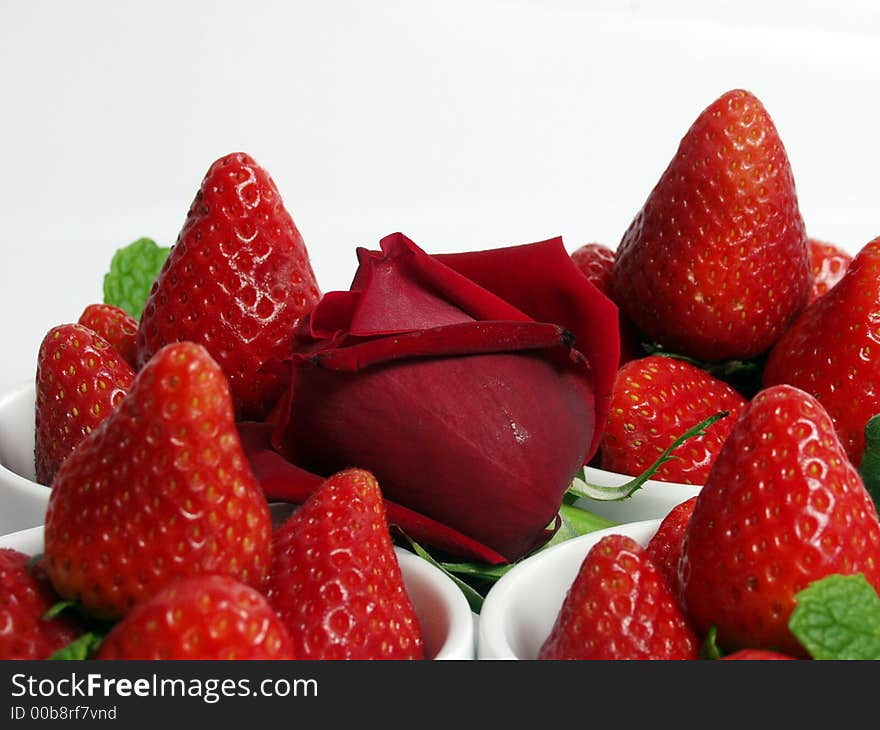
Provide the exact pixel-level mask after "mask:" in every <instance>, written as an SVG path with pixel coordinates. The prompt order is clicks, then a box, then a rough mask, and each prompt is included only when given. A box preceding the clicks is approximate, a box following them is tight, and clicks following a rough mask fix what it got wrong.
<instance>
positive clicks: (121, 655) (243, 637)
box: [96, 575, 295, 660]
mask: <svg viewBox="0 0 880 730" xmlns="http://www.w3.org/2000/svg"><path fill="white" fill-rule="evenodd" d="M96 658H97V659H140V660H155V659H184V660H185V659H208V660H210V659H294V658H295V657H294V655H293V652H292V649H291V645H290V637H289V636H288V635H287V630H286V629H285V628H284V625H283V624H282V623H281V621H280V619H279V618H278V616H276V615H275V612H274V611H273V610H272V607H271V606H270V605H269V603H268V601H267V600H266V598H265V596H263V594H261V593H260V592H259V591H256V590H254V589H253V588H251V587H250V586H246V585H244V584H243V583H240V582H238V581H237V580H235V579H233V578H230V577H228V576H221V575H206V576H196V577H191V578H182V579H180V580H177V581H174V582H173V583H171V584H169V585H168V586H166V587H165V588H163V589H162V590H161V591H160V592H159V593H158V594H156V595H155V596H153V597H152V598H150V599H148V600H146V601H144V602H142V603H139V604H138V605H137V606H135V607H134V609H132V611H131V612H130V613H129V614H128V615H127V616H126V617H125V618H124V619H123V620H122V621H120V622H119V623H117V624H116V625H115V626H114V627H113V629H112V630H111V631H110V633H109V634H108V635H107V637H106V638H105V639H104V641H103V642H102V644H101V648H100V649H99V651H98V654H97V656H96Z"/></svg>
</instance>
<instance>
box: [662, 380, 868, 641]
mask: <svg viewBox="0 0 880 730" xmlns="http://www.w3.org/2000/svg"><path fill="white" fill-rule="evenodd" d="M860 572H861V573H864V575H865V578H866V579H867V580H868V581H869V582H870V583H871V584H872V585H873V586H874V587H875V588H876V587H878V586H880V521H878V518H877V512H876V510H875V509H874V505H873V503H872V502H871V497H870V496H869V495H868V492H867V490H866V489H865V487H864V485H863V483H862V480H861V479H860V477H859V475H858V473H857V472H856V470H855V468H854V467H853V466H852V464H851V463H850V462H849V461H848V460H847V458H846V453H845V452H844V450H843V447H842V445H841V443H840V441H839V440H838V438H837V434H836V433H835V431H834V427H833V424H832V422H831V419H830V418H829V416H828V414H827V413H826V412H825V410H824V409H823V408H822V405H821V404H820V403H819V402H818V401H817V400H816V399H815V398H813V397H812V396H810V395H809V394H808V393H805V392H803V391H801V390H798V389H797V388H793V387H791V386H788V385H778V386H774V387H771V388H767V389H765V390H763V391H761V392H760V393H758V394H757V395H756V396H755V398H754V399H753V400H752V402H751V403H750V404H749V405H748V407H747V408H746V410H745V411H744V412H743V414H742V416H741V417H740V420H739V421H737V423H736V425H735V426H734V428H733V430H732V431H731V433H730V436H729V437H728V439H727V442H726V443H725V444H724V446H723V448H722V449H721V453H720V454H719V455H718V458H717V460H716V461H715V464H714V466H713V467H712V471H711V472H710V474H709V478H708V479H707V480H706V484H705V486H704V487H703V488H702V489H701V490H700V493H699V495H698V496H697V503H696V505H695V506H694V511H693V514H692V515H691V519H690V522H689V523H688V528H687V531H686V532H685V537H684V543H683V546H682V555H681V561H680V562H679V584H680V586H681V590H682V596H683V601H684V605H685V607H686V611H687V614H688V616H689V617H690V619H691V621H692V623H693V625H694V628H695V629H696V631H697V632H698V633H705V632H707V631H708V630H709V628H710V626H713V625H714V626H716V627H717V630H718V636H717V638H718V644H719V646H722V647H724V648H725V649H727V650H728V651H735V650H737V649H742V648H753V649H773V650H776V651H781V652H783V653H786V654H791V655H793V656H801V655H803V653H804V652H803V649H802V648H801V646H800V644H799V643H798V642H797V640H796V639H795V637H794V636H793V635H792V634H791V632H790V631H789V628H788V619H789V616H790V615H791V612H792V609H793V608H794V604H795V595H796V594H797V593H798V592H799V591H800V590H802V589H804V588H806V587H807V586H808V585H809V584H810V583H812V582H813V581H815V580H819V579H820V578H823V577H825V576H827V575H830V574H832V573H839V574H842V575H852V574H855V573H860Z"/></svg>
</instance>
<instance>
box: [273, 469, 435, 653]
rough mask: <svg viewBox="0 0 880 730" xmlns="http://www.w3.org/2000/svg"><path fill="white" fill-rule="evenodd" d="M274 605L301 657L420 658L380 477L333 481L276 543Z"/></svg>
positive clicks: (340, 476) (358, 474)
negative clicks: (380, 486)
mask: <svg viewBox="0 0 880 730" xmlns="http://www.w3.org/2000/svg"><path fill="white" fill-rule="evenodd" d="M268 596H269V601H270V602H271V603H272V605H273V606H274V607H275V610H276V611H277V612H278V615H279V616H280V617H281V619H282V621H283V622H284V623H285V625H286V626H287V629H288V632H289V633H290V636H291V638H292V639H293V645H294V652H295V653H296V655H297V657H299V658H300V659H423V658H424V644H423V640H422V636H421V627H420V625H419V620H418V617H417V616H416V614H415V610H414V609H413V606H412V603H411V602H410V599H409V596H408V594H407V592H406V588H405V586H404V584H403V577H402V575H401V572H400V566H399V565H398V562H397V556H396V555H395V553H394V548H393V546H392V544H391V536H390V534H389V532H388V526H387V524H386V522H385V509H384V507H383V504H382V494H381V492H380V491H379V485H378V484H377V483H376V480H375V478H374V477H373V475H372V474H370V473H369V472H366V471H363V470H361V469H349V470H346V471H342V472H339V473H337V474H335V475H333V476H331V477H330V478H329V479H327V481H325V482H324V483H323V484H322V485H321V486H320V487H319V488H318V489H317V491H315V492H314V493H313V494H312V496H310V497H309V498H308V500H307V501H306V502H305V504H304V505H303V506H302V507H301V508H300V509H299V510H298V511H297V512H295V513H294V514H293V515H291V517H290V518H289V519H288V520H287V522H285V523H284V524H283V525H282V526H281V527H279V528H278V529H277V530H276V532H275V535H274V538H273V559H272V572H271V575H270V579H269V588H268Z"/></svg>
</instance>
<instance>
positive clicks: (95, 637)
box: [49, 631, 104, 661]
mask: <svg viewBox="0 0 880 730" xmlns="http://www.w3.org/2000/svg"><path fill="white" fill-rule="evenodd" d="M103 641H104V635H103V634H100V633H97V632H94V631H87V632H86V633H84V634H81V635H80V636H78V637H77V638H75V639H74V640H73V641H71V642H70V643H69V644H68V645H67V646H63V647H61V648H60V649H59V650H58V651H56V652H55V653H53V654H52V655H51V656H49V659H50V660H52V659H54V660H67V661H83V660H86V659H94V658H95V654H96V653H97V651H98V649H99V648H100V647H101V642H103Z"/></svg>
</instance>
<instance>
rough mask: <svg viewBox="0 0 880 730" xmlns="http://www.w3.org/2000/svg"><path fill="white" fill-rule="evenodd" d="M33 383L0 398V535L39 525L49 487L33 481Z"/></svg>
mask: <svg viewBox="0 0 880 730" xmlns="http://www.w3.org/2000/svg"><path fill="white" fill-rule="evenodd" d="M34 400H35V389H34V384H33V383H28V384H26V385H21V386H19V387H18V388H16V389H15V390H13V391H11V392H9V393H7V394H6V395H4V396H3V397H2V398H0V535H3V534H6V533H8V532H14V531H16V530H23V529H25V528H28V527H35V526H37V525H42V524H43V522H44V521H45V518H46V506H47V505H48V503H49V488H48V487H45V486H43V485H42V484H38V483H37V482H36V481H34V478H35V474H34Z"/></svg>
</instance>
